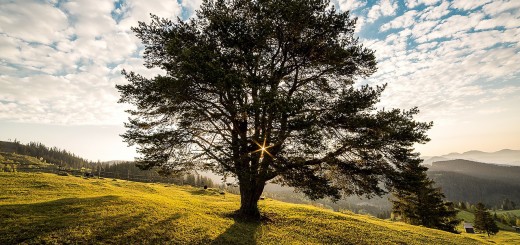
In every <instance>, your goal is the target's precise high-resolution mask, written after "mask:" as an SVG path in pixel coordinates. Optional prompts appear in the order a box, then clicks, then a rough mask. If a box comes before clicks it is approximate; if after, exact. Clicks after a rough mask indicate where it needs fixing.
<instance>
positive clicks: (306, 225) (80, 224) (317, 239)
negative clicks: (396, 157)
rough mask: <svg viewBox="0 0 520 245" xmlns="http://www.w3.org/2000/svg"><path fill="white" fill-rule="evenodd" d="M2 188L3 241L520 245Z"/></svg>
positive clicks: (186, 192) (92, 183) (36, 181)
mask: <svg viewBox="0 0 520 245" xmlns="http://www.w3.org/2000/svg"><path fill="white" fill-rule="evenodd" d="M0 183H1V185H0V244H17V243H23V244H41V243H47V244H48V243H51V244H52V243H57V244H64V243H65V244H75V243H79V244H85V243H86V244H89V243H102V244H481V243H493V244H515V242H516V244H520V235H519V234H515V233H512V232H500V233H499V235H497V236H494V237H491V238H490V239H488V238H487V237H485V236H482V235H475V234H459V235H457V234H451V233H447V232H442V231H438V230H432V229H427V228H423V227H416V226H410V225H406V224H403V223H399V222H391V221H385V220H380V219H376V218H372V217H369V216H364V215H356V214H343V213H337V212H332V211H329V210H324V209H320V208H317V207H312V206H307V205H297V204H288V203H283V202H279V201H275V200H271V199H268V200H263V201H260V206H261V211H262V213H263V214H265V215H266V216H267V218H268V219H266V220H265V221H262V222H246V221H241V220H235V219H234V218H233V215H232V214H233V211H234V210H236V209H238V207H239V197H238V196H236V195H231V194H226V195H225V196H223V195H220V194H219V193H218V191H216V190H206V191H205V190H201V189H195V188H192V187H179V186H167V185H163V184H145V183H137V182H127V181H121V180H117V181H114V180H111V179H83V178H78V177H73V176H57V175H54V174H44V173H0Z"/></svg>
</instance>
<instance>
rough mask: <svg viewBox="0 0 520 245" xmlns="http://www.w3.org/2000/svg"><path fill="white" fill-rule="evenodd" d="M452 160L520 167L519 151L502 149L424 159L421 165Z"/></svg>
mask: <svg viewBox="0 0 520 245" xmlns="http://www.w3.org/2000/svg"><path fill="white" fill-rule="evenodd" d="M454 159H464V160H470V161H476V162H484V163H496V164H506V165H513V166H520V150H510V149H504V150H500V151H497V152H483V151H467V152H464V153H450V154H446V155H442V156H435V157H425V159H424V162H423V163H424V164H427V165H431V164H432V163H433V162H438V161H446V160H454Z"/></svg>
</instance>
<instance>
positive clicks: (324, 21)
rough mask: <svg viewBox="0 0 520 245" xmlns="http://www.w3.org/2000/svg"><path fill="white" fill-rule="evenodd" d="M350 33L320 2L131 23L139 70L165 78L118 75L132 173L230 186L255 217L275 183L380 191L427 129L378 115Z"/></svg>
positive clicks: (270, 0) (370, 66)
mask: <svg viewBox="0 0 520 245" xmlns="http://www.w3.org/2000/svg"><path fill="white" fill-rule="evenodd" d="M355 24H356V20H355V19H352V18H351V17H350V15H349V12H348V11H347V12H341V11H336V10H335V9H334V8H331V4H330V1H327V0H262V1H249V0H215V1H204V2H203V4H202V6H201V10H200V11H199V12H197V18H193V19H190V20H188V21H182V20H180V19H178V20H176V21H172V20H168V19H160V18H159V17H157V16H153V17H152V22H151V23H149V24H147V23H142V22H140V23H139V26H138V27H136V28H133V31H134V32H136V33H137V36H138V37H139V38H140V39H141V40H142V42H143V44H144V45H145V52H144V58H145V62H146V65H147V66H148V67H149V68H152V67H155V68H160V69H163V70H165V71H166V73H165V74H166V75H158V76H156V77H154V78H152V79H148V78H145V77H143V76H141V75H138V74H135V73H133V72H126V71H123V74H124V75H125V76H126V78H127V79H128V81H129V83H128V84H126V85H118V86H117V88H118V89H119V91H120V92H121V99H120V102H123V103H130V104H133V105H135V108H136V109H135V110H132V111H131V114H132V118H131V119H130V120H129V123H127V124H126V127H127V132H126V133H125V134H124V135H123V137H124V139H125V141H126V142H128V143H129V144H132V145H133V144H136V145H137V146H138V151H139V153H141V155H142V157H141V158H139V161H138V164H139V166H140V167H141V168H142V169H151V168H154V167H159V168H161V171H162V172H165V173H166V172H173V173H180V172H186V171H190V170H192V169H203V170H211V171H214V172H217V173H221V174H226V175H230V176H233V177H236V178H237V179H238V181H239V184H240V193H241V198H242V199H241V200H242V206H241V209H240V210H241V212H242V213H243V214H244V215H248V216H256V217H257V218H258V217H259V213H258V208H257V204H256V203H257V201H258V199H259V197H260V195H261V193H262V191H263V188H264V185H265V183H266V182H267V181H269V180H273V179H274V180H276V181H278V182H279V183H282V184H285V185H289V186H293V187H295V188H296V189H298V190H299V191H301V192H303V193H305V194H306V195H307V196H309V197H310V198H311V199H319V198H323V197H332V198H334V199H339V198H340V197H341V196H343V195H366V196H372V195H374V194H376V195H381V194H383V193H385V189H384V185H386V186H387V187H390V186H392V185H394V184H395V183H394V181H396V180H397V178H394V175H395V173H396V172H397V171H398V170H399V169H398V168H395V167H394V166H396V165H397V166H401V165H407V164H409V163H410V162H415V161H417V160H418V159H419V158H418V155H417V154H414V153H413V145H414V144H415V143H424V142H426V141H427V140H428V138H427V136H426V134H425V132H426V130H428V129H429V128H430V127H431V124H429V123H420V122H416V121H414V120H413V117H414V115H416V114H417V113H418V110H417V109H416V108H414V109H411V110H408V111H406V110H404V111H403V110H399V109H390V110H378V109H377V108H376V106H375V104H376V103H377V102H378V101H379V98H380V97H381V93H382V92H383V90H384V88H385V86H378V87H370V86H366V85H365V86H354V81H355V80H356V79H357V78H359V77H368V76H370V75H371V74H373V73H374V72H375V71H376V61H375V56H374V51H372V50H370V49H367V48H365V47H363V46H362V45H361V44H360V43H359V42H358V39H357V38H356V37H355V36H354V28H355Z"/></svg>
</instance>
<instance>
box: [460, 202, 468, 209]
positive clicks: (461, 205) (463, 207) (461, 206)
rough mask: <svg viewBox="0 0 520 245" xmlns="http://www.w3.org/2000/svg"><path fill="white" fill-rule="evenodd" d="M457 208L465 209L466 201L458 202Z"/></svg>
mask: <svg viewBox="0 0 520 245" xmlns="http://www.w3.org/2000/svg"><path fill="white" fill-rule="evenodd" d="M459 208H460V209H462V210H466V209H467V206H466V203H465V202H459Z"/></svg>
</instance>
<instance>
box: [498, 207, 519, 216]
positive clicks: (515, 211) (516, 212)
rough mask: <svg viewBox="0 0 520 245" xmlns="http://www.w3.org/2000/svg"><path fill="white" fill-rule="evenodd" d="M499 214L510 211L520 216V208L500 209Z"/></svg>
mask: <svg viewBox="0 0 520 245" xmlns="http://www.w3.org/2000/svg"><path fill="white" fill-rule="evenodd" d="M496 212H497V214H505V213H510V214H514V215H515V216H517V217H520V209H515V210H500V211H496Z"/></svg>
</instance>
